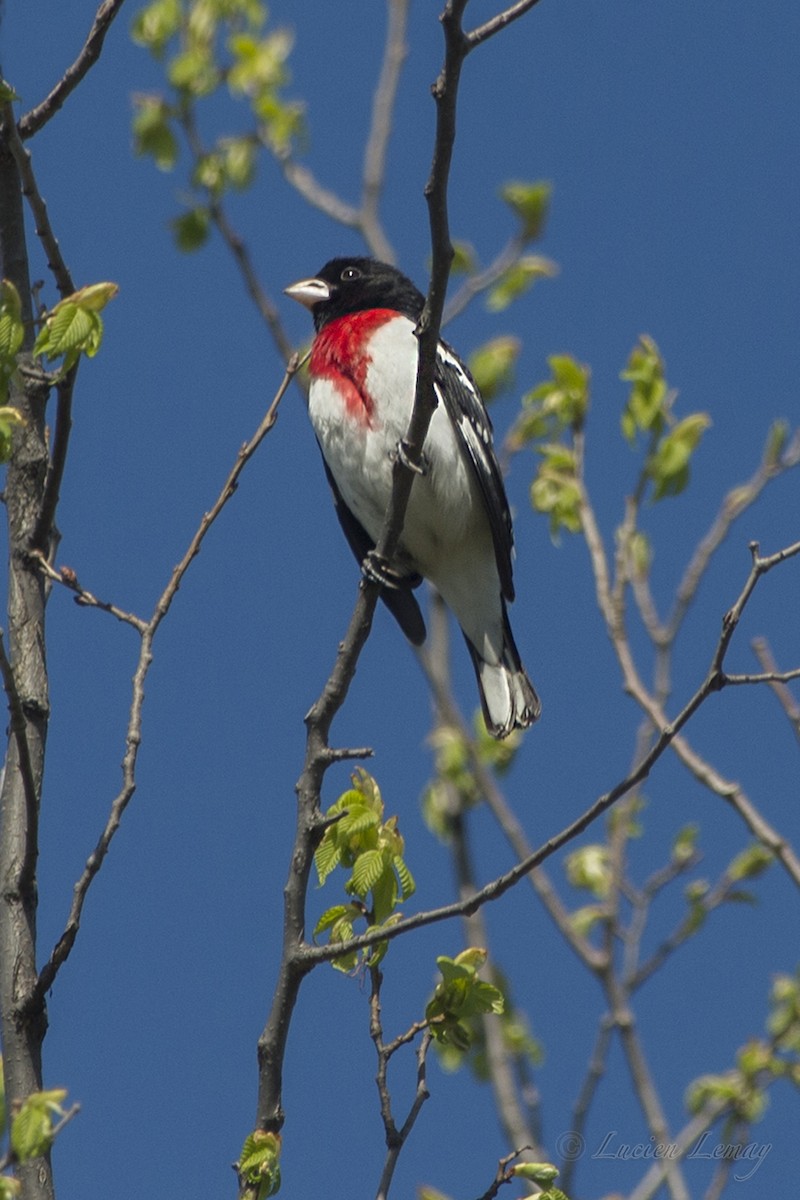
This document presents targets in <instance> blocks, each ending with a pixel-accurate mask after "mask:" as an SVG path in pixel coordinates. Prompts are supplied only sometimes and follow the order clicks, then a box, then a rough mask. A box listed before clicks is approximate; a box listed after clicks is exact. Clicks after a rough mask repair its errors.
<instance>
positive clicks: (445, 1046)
mask: <svg viewBox="0 0 800 1200" xmlns="http://www.w3.org/2000/svg"><path fill="white" fill-rule="evenodd" d="M492 980H493V981H494V984H495V986H496V987H497V988H498V990H499V992H500V994H501V995H502V997H503V1008H502V1011H501V1012H500V1013H498V1014H497V1015H498V1019H499V1022H500V1032H501V1036H502V1039H503V1047H504V1050H505V1052H506V1055H507V1057H508V1060H509V1062H511V1063H513V1065H514V1067H515V1070H516V1072H517V1074H518V1076H519V1077H520V1078H523V1077H524V1076H526V1075H527V1074H528V1072H529V1071H530V1068H532V1067H539V1066H541V1065H542V1062H543V1061H544V1053H543V1050H542V1046H541V1044H540V1043H539V1042H538V1041H537V1040H536V1038H535V1037H534V1036H533V1034H532V1033H531V1029H530V1025H529V1024H528V1020H527V1017H526V1016H525V1013H524V1012H523V1011H522V1010H521V1009H519V1008H517V1007H516V1005H514V1003H513V1001H512V999H511V990H510V985H509V982H508V980H507V979H506V978H505V976H504V975H503V974H502V973H501V972H500V971H499V970H498V968H497V967H496V966H493V967H492ZM461 1020H462V1024H463V1025H464V1026H465V1028H466V1030H467V1033H468V1037H469V1045H468V1046H467V1047H466V1048H464V1047H461V1046H458V1045H456V1044H454V1043H453V1042H452V1041H450V1042H444V1041H441V1040H440V1041H437V1042H436V1043H435V1046H436V1051H437V1054H438V1058H439V1062H440V1064H441V1066H442V1068H443V1070H445V1071H448V1072H454V1071H459V1070H461V1068H462V1067H468V1068H469V1069H470V1070H471V1072H472V1074H473V1076H474V1077H475V1079H477V1080H478V1082H479V1083H487V1082H489V1080H490V1072H489V1060H488V1057H487V1047H486V1031H485V1026H484V1023H483V1021H482V1020H481V1019H480V1017H479V1016H478V1015H475V1016H473V1017H463V1016H462V1019H461Z"/></svg>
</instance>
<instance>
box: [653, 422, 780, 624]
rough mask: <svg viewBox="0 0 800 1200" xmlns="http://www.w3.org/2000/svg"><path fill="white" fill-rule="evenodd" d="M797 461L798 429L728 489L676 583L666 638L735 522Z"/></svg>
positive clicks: (684, 611) (681, 617)
mask: <svg viewBox="0 0 800 1200" xmlns="http://www.w3.org/2000/svg"><path fill="white" fill-rule="evenodd" d="M798 463H800V430H798V431H797V432H796V433H795V436H794V437H793V439H792V440H791V442H790V443H789V445H788V446H787V447H786V448H785V450H784V452H783V454H782V455H781V457H780V459H779V460H778V461H777V462H775V461H773V460H771V459H770V458H769V457H768V456H767V454H765V455H764V457H763V458H762V461H761V462H760V463H759V465H758V468H757V469H756V471H755V473H754V474H753V476H752V477H751V478H750V479H749V480H748V481H747V483H744V484H739V485H738V486H737V487H734V488H731V490H730V491H729V492H728V494H727V495H726V497H725V499H724V500H723V502H722V505H721V507H720V510H719V512H718V513H717V515H716V517H715V518H714V520H713V522H712V524H711V526H710V528H709V530H708V532H707V533H706V534H705V536H704V537H703V538H701V540H700V542H699V543H698V546H697V549H696V550H695V552H694V554H693V555H692V558H691V560H690V562H689V565H688V566H687V568H686V571H685V572H684V575H683V578H682V579H681V582H680V584H679V585H678V590H677V593H676V598H675V606H674V608H673V611H672V613H671V614H670V617H669V619H668V621H667V623H666V634H665V636H666V637H667V638H668V639H669V640H672V639H674V637H675V635H676V634H677V631H678V629H679V628H680V626H681V624H682V623H683V619H684V617H685V616H686V612H687V610H688V609H689V607H690V605H691V603H692V601H693V600H694V597H695V595H696V594H697V589H698V587H699V586H700V581H701V580H702V578H703V576H704V574H705V572H706V570H707V568H708V565H709V563H710V561H711V559H712V557H713V556H714V554H715V553H716V551H717V550H718V549H719V547H720V546H721V545H722V543H723V542H724V541H725V538H726V537H727V536H728V533H729V532H730V530H731V527H732V525H733V524H734V522H735V521H736V520H737V519H738V518H739V517H740V516H741V515H742V514H743V513H744V512H745V511H746V510H747V509H748V508H750V507H751V505H752V504H753V503H754V502H755V501H756V500H757V499H758V497H759V496H760V495H761V493H762V492H763V490H764V488H765V487H766V486H767V484H768V483H769V482H770V481H771V480H773V479H776V478H777V477H778V476H779V475H781V474H782V473H783V472H784V471H788V470H791V469H792V468H793V467H795V466H797V465H798Z"/></svg>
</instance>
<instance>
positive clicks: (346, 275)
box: [340, 267, 361, 283]
mask: <svg viewBox="0 0 800 1200" xmlns="http://www.w3.org/2000/svg"><path fill="white" fill-rule="evenodd" d="M340 278H341V279H342V281H343V282H344V283H349V282H350V281H351V280H353V279H360V278H361V272H360V271H359V269H358V267H345V269H344V270H343V271H342V274H341V276H340Z"/></svg>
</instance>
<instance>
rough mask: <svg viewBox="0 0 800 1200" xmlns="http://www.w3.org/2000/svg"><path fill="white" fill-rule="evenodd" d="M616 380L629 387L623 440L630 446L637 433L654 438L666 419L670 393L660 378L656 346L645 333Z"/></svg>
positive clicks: (660, 371) (662, 427)
mask: <svg viewBox="0 0 800 1200" xmlns="http://www.w3.org/2000/svg"><path fill="white" fill-rule="evenodd" d="M620 379H623V380H625V381H627V382H628V383H630V384H631V390H630V393H629V396H628V403H627V406H626V408H625V410H624V412H623V414H622V432H623V435H624V436H625V439H626V440H627V441H628V442H630V444H631V445H634V444H635V441H636V435H637V434H638V433H653V434H656V435H658V434H659V433H660V432H661V431H662V430H663V429H664V427H665V426H666V423H667V420H668V418H669V409H670V404H671V401H672V393H671V392H670V391H669V388H668V387H667V382H666V379H665V378H664V362H663V360H662V358H661V354H660V352H659V349H658V346H657V345H656V343H655V342H654V341H653V339H652V338H651V337H649V336H648V335H647V334H642V335H641V336H640V338H639V341H638V343H637V345H636V346H634V348H633V350H632V351H631V353H630V356H629V358H628V363H627V366H626V368H625V370H624V371H622V372H621V373H620Z"/></svg>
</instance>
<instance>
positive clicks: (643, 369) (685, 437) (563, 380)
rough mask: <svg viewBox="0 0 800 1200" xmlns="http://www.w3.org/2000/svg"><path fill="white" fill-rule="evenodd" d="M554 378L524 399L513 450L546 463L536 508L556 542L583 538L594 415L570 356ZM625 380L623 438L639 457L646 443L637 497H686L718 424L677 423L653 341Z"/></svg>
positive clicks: (535, 492) (643, 344)
mask: <svg viewBox="0 0 800 1200" xmlns="http://www.w3.org/2000/svg"><path fill="white" fill-rule="evenodd" d="M548 365H549V367H550V371H551V377H550V378H549V379H547V380H545V381H544V382H543V383H540V384H538V385H537V386H536V387H534V388H533V389H532V390H531V391H529V392H528V393H527V394H526V395H525V396H523V398H522V413H521V415H520V417H519V418H518V420H517V422H516V424H515V426H514V428H513V429H512V431H511V433H510V435H509V439H508V444H509V446H510V448H511V449H512V450H520V449H521V448H522V447H524V446H527V445H532V446H533V448H534V450H535V451H536V453H537V454H538V455H539V457H540V459H541V462H540V463H539V466H538V468H537V471H536V475H535V477H534V480H533V483H532V484H531V503H532V505H533V507H534V509H536V511H537V512H541V513H545V514H546V515H547V516H548V517H549V520H550V532H551V534H552V536H553V537H554V538H556V537H558V535H559V533H560V532H561V531H562V530H566V531H567V532H568V533H579V532H580V530H581V528H582V521H581V489H580V481H579V469H580V463H579V460H578V452H577V448H576V435H577V434H579V433H580V432H581V431H582V429H583V426H584V423H585V421H586V418H587V415H588V411H589V398H590V388H589V383H590V372H589V368H588V367H586V366H584V365H582V364H580V363H578V362H577V361H576V360H575V359H574V358H571V357H570V356H569V355H566V354H559V355H553V356H552V357H551V358H549V359H548ZM620 378H621V379H623V380H624V381H625V382H627V383H629V384H630V390H629V393H628V397H627V401H626V403H625V407H624V409H623V412H622V417H621V425H622V433H623V435H624V437H625V439H626V441H627V442H628V443H629V445H630V446H631V447H632V448H633V449H637V448H638V445H639V441H640V438H641V437H642V436H644V438H645V442H646V445H645V457H644V463H643V466H642V470H641V476H640V480H639V485H638V488H637V493H638V495H639V497H640V498H641V497H643V496H644V495H646V494H648V493H649V494H650V496H651V497H652V499H653V500H654V501H655V500H663V499H664V498H665V497H668V496H677V495H679V494H680V493H681V492H682V491H683V490H684V488H685V487H686V485H687V483H688V482H689V472H690V465H691V460H692V456H693V454H694V453H695V451H696V450H697V447H698V445H699V443H700V439H701V437H702V435H703V433H704V431H705V430H706V429H707V428H708V427H709V425H710V424H711V421H710V418H709V417H708V415H707V414H706V413H702V412H696V413H690V414H689V415H688V416H686V417H683V418H681V419H680V420H677V419H676V417H675V416H674V413H673V407H674V403H675V398H676V393H675V392H674V391H673V390H671V389H670V387H669V386H668V384H667V380H666V377H665V374H664V361H663V359H662V357H661V354H660V352H659V349H658V346H657V345H656V344H655V342H654V341H653V339H652V338H650V337H647V336H646V335H642V336H641V337H640V338H639V341H638V343H637V344H636V346H634V348H633V350H632V351H631V353H630V356H629V358H628V362H627V365H626V367H625V370H624V371H622V373H621V376H620ZM643 538H644V535H642V534H640V535H639V541H640V543H641V545H640V547H639V549H640V551H641V553H640V554H639V555H638V561H639V565H640V567H641V569H643V570H646V569H647V567H648V565H649V557H648V551H647V546H646V544H645V543H644V542H643V541H642V539H643Z"/></svg>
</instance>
